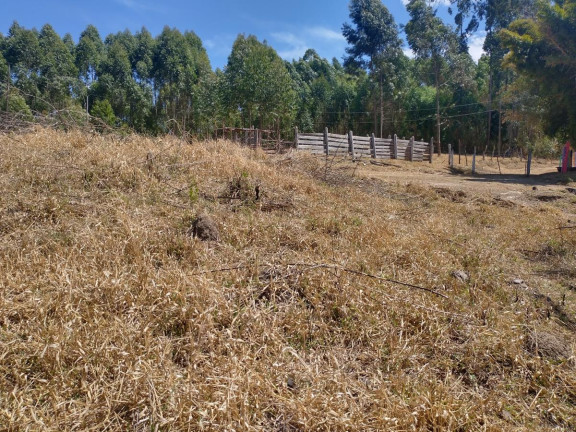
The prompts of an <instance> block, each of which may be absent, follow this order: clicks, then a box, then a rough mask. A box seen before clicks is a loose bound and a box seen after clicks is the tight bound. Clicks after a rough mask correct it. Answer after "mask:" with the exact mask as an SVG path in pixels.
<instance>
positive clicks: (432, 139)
mask: <svg viewBox="0 0 576 432" xmlns="http://www.w3.org/2000/svg"><path fill="white" fill-rule="evenodd" d="M428 153H430V163H432V157H433V155H434V137H432V138H430V147H429V148H428Z"/></svg>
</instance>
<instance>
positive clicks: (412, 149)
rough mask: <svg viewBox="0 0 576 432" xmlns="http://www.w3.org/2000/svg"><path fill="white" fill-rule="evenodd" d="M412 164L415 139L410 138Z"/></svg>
mask: <svg viewBox="0 0 576 432" xmlns="http://www.w3.org/2000/svg"><path fill="white" fill-rule="evenodd" d="M409 145H410V162H414V137H410V144H409Z"/></svg>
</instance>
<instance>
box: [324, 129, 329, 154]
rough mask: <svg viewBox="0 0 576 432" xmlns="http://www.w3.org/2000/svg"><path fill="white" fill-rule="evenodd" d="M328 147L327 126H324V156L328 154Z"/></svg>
mask: <svg viewBox="0 0 576 432" xmlns="http://www.w3.org/2000/svg"><path fill="white" fill-rule="evenodd" d="M329 150H330V149H329V147H328V128H324V152H325V153H326V156H328V151H329Z"/></svg>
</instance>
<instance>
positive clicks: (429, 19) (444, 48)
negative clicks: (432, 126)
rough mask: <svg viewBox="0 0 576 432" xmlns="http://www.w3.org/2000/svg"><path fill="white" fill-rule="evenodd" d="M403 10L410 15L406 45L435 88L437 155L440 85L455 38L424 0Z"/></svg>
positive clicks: (439, 122)
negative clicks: (430, 78)
mask: <svg viewBox="0 0 576 432" xmlns="http://www.w3.org/2000/svg"><path fill="white" fill-rule="evenodd" d="M406 9H407V10H408V13H409V14H410V21H408V23H407V24H406V26H405V31H406V38H407V40H408V45H409V46H410V48H411V49H412V51H413V52H414V54H415V56H416V59H417V60H419V61H420V62H421V64H422V66H423V68H424V70H425V72H428V71H429V73H426V75H428V76H431V77H432V80H431V81H432V83H433V85H434V87H435V89H436V143H437V149H438V154H441V152H442V150H441V143H442V133H441V118H440V86H441V85H442V84H443V83H444V82H445V81H446V80H447V77H446V76H445V75H446V74H447V72H448V61H449V60H450V57H451V56H453V55H454V54H455V53H456V52H457V50H458V45H457V39H456V37H455V34H454V33H453V32H452V30H451V29H450V28H449V27H448V26H447V25H445V24H444V22H443V21H442V20H441V19H440V18H439V17H437V16H436V11H435V10H434V9H433V8H432V6H430V4H429V2H427V1H426V0H410V2H409V3H408V5H407V6H406ZM425 81H427V82H429V81H430V80H429V79H426V80H425Z"/></svg>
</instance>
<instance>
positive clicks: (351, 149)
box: [348, 131, 354, 158]
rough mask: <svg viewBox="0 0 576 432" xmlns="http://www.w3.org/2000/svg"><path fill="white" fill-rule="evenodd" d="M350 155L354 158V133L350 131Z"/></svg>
mask: <svg viewBox="0 0 576 432" xmlns="http://www.w3.org/2000/svg"><path fill="white" fill-rule="evenodd" d="M348 153H350V154H351V155H352V158H354V133H353V132H352V131H348Z"/></svg>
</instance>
